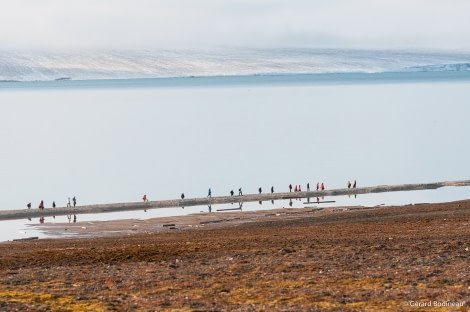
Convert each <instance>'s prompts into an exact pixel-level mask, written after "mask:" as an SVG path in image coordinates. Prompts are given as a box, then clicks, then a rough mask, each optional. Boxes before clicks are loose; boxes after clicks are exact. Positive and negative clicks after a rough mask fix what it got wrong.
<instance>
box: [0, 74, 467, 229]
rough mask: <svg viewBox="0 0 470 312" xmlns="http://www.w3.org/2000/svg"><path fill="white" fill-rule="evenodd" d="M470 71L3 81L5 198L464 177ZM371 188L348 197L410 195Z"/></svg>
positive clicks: (13, 205)
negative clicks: (370, 191)
mask: <svg viewBox="0 0 470 312" xmlns="http://www.w3.org/2000/svg"><path fill="white" fill-rule="evenodd" d="M403 75H405V77H403ZM469 76H470V74H468V73H466V72H461V73H452V74H451V75H449V73H446V72H443V73H432V72H430V73H406V74H403V73H395V74H394V73H387V74H356V76H355V75H354V74H343V75H342V74H324V75H323V76H322V74H319V75H310V76H309V75H285V76H256V75H255V76H238V77H207V78H179V79H174V78H161V79H149V80H147V79H145V80H138V79H137V80H124V81H122V80H117V81H116V80H107V81H103V80H102V81H51V82H15V83H3V84H2V86H3V87H2V88H1V90H0V108H1V111H2V114H1V115H0V127H1V132H0V142H1V144H2V149H1V152H0V159H1V164H0V176H1V179H0V183H1V185H0V189H1V196H0V209H22V208H25V207H26V203H28V202H31V203H32V205H33V207H37V205H38V204H39V201H41V200H44V202H45V205H46V208H47V207H50V206H51V204H52V201H55V202H56V204H57V205H58V206H64V205H65V204H66V198H67V197H68V196H70V197H72V196H76V197H77V200H78V205H85V204H99V203H115V202H131V201H139V200H141V197H142V195H143V194H147V196H148V197H149V199H150V200H158V199H172V198H179V196H180V194H181V193H183V192H184V193H185V196H186V198H190V197H202V196H206V195H207V190H208V188H211V189H212V194H213V196H217V195H228V194H229V191H230V190H232V189H233V190H234V191H235V192H236V191H237V190H238V188H239V187H242V188H243V191H244V192H245V193H255V192H257V191H258V188H259V187H262V189H263V191H268V190H269V189H270V188H271V186H274V189H275V191H287V190H288V188H287V186H288V185H289V184H290V183H291V184H293V185H298V184H300V185H302V188H303V189H305V188H306V184H307V182H309V183H310V185H311V186H313V185H315V184H316V183H317V182H324V183H325V185H326V187H327V188H330V189H331V188H342V187H345V185H346V182H347V181H348V180H351V181H352V180H354V179H356V180H357V181H358V185H359V186H372V185H382V184H401V183H420V182H423V183H424V182H434V181H446V180H465V179H468V178H469V176H470V169H469V166H468V154H469V152H470V148H469V145H468V142H467V141H468V134H469V133H470V123H468V120H467V119H468V116H469V115H470V105H468V103H469V100H470V93H469V92H468V90H469V89H470V78H469ZM445 189H447V190H450V191H449V192H446V191H445V190H444V191H443V190H441V191H436V192H421V193H419V194H420V195H416V196H417V197H416V199H413V201H415V200H417V201H419V202H431V201H432V202H436V201H441V200H458V199H464V198H468V194H467V193H468V188H467V187H466V188H461V189H460V188H445ZM451 189H460V190H459V191H457V192H456V191H454V190H451ZM416 194H418V193H416ZM431 194H434V195H431ZM436 194H441V195H440V196H438V197H437V198H436ZM448 194H452V195H451V196H448ZM374 196H381V195H374ZM374 196H360V197H358V198H356V199H354V201H352V200H353V199H350V200H351V201H352V202H350V204H351V205H356V204H357V205H359V204H360V205H370V204H378V203H382V202H383V203H385V204H393V203H394V202H393V199H399V198H400V196H401V195H400V194H389V195H382V197H381V199H383V200H381V199H377V198H375V197H374ZM342 200H346V201H347V202H346V203H345V204H348V203H349V201H348V199H342ZM269 207H271V204H270V203H269V204H264V205H263V208H265V209H266V208H269ZM273 207H274V208H279V206H276V205H274V206H273ZM198 209H199V208H198ZM252 209H256V207H254V206H253V207H252ZM199 210H204V209H199ZM199 210H198V211H199ZM104 217H105V216H104ZM79 219H80V217H79ZM82 221H83V220H82Z"/></svg>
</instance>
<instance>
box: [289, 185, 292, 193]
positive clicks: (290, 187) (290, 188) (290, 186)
mask: <svg viewBox="0 0 470 312" xmlns="http://www.w3.org/2000/svg"><path fill="white" fill-rule="evenodd" d="M289 192H292V184H289Z"/></svg>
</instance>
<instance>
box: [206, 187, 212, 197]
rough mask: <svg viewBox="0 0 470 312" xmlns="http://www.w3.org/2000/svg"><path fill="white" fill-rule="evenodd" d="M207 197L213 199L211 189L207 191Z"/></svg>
mask: <svg viewBox="0 0 470 312" xmlns="http://www.w3.org/2000/svg"><path fill="white" fill-rule="evenodd" d="M207 197H212V191H211V189H210V188H209V190H208V191H207Z"/></svg>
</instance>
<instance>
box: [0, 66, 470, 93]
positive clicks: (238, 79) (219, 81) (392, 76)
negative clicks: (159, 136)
mask: <svg viewBox="0 0 470 312" xmlns="http://www.w3.org/2000/svg"><path fill="white" fill-rule="evenodd" d="M468 80H470V70H460V71H459V70H445V71H419V70H410V71H399V70H397V71H383V72H361V71H358V72H331V73H329V72H325V73H308V72H298V73H296V72H292V73H288V72H287V73H254V74H240V75H235V74H234V75H219V74H214V75H188V76H161V77H157V76H155V77H115V78H106V77H102V78H99V77H90V78H83V77H63V78H57V79H56V78H54V79H48V80H17V79H5V80H0V89H17V88H25V87H26V88H34V89H41V88H49V87H54V88H114V87H120V88H126V87H132V88H136V87H138V88H158V87H164V88H168V87H171V88H173V87H200V86H244V85H250V86H252V85H260V86H263V85H273V84H274V85H286V84H287V85H290V84H301V85H303V84H309V85H310V84H312V85H315V84H320V85H331V84H333V85H337V84H366V83H367V84H387V83H397V82H402V83H403V82H406V83H413V82H439V81H468Z"/></svg>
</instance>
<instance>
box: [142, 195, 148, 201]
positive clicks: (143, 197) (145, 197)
mask: <svg viewBox="0 0 470 312" xmlns="http://www.w3.org/2000/svg"><path fill="white" fill-rule="evenodd" d="M142 200H143V201H144V203H146V202H148V201H149V200H148V199H147V194H144V196H142Z"/></svg>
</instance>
